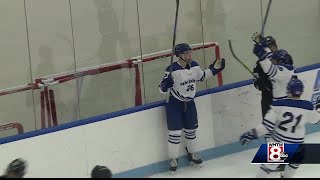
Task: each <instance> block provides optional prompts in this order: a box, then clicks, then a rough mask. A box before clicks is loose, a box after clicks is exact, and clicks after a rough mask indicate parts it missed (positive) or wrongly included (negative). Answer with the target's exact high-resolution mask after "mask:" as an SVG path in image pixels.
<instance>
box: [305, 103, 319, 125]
mask: <svg viewBox="0 0 320 180" xmlns="http://www.w3.org/2000/svg"><path fill="white" fill-rule="evenodd" d="M308 119H309V120H310V123H311V124H320V97H319V98H318V100H317V102H316V104H315V105H314V111H311V114H310V117H308Z"/></svg>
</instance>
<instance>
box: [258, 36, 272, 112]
mask: <svg viewBox="0 0 320 180" xmlns="http://www.w3.org/2000/svg"><path fill="white" fill-rule="evenodd" d="M257 36H258V37H256V38H255V39H257V38H258V39H259V40H255V41H256V42H261V43H264V44H265V45H266V46H267V47H269V48H270V50H271V51H272V52H275V51H277V50H278V46H277V43H276V40H275V39H274V38H273V37H272V36H268V37H265V38H264V37H261V36H260V35H257ZM253 73H254V74H255V75H257V77H258V79H255V81H254V87H255V88H256V89H258V90H259V91H261V111H262V117H264V116H265V114H266V113H267V112H268V110H269V109H270V105H271V104H272V83H271V81H270V80H269V76H268V75H267V74H266V73H265V72H264V71H263V70H262V68H261V65H260V63H259V61H257V62H256V64H255V67H254V69H253Z"/></svg>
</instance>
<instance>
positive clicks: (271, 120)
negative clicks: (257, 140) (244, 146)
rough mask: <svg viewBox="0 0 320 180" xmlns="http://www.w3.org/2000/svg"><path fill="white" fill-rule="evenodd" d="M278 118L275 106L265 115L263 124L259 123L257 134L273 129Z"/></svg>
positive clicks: (260, 134)
mask: <svg viewBox="0 0 320 180" xmlns="http://www.w3.org/2000/svg"><path fill="white" fill-rule="evenodd" d="M277 120H278V117H277V112H276V110H275V108H274V107H273V106H271V109H270V110H269V111H268V113H267V114H266V115H265V116H264V118H263V121H262V124H259V125H258V126H257V127H256V128H255V129H256V131H257V136H258V137H259V136H262V135H264V134H266V133H268V132H270V131H273V129H274V128H275V125H276V121H277Z"/></svg>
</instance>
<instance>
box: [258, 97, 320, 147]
mask: <svg viewBox="0 0 320 180" xmlns="http://www.w3.org/2000/svg"><path fill="white" fill-rule="evenodd" d="M319 121H320V112H317V111H316V110H314V107H313V104H312V103H311V102H310V101H305V100H294V99H284V100H278V101H274V102H273V104H272V106H271V109H270V110H269V111H268V113H267V114H266V116H265V118H264V120H263V121H262V124H260V125H259V126H258V127H257V128H256V132H257V135H258V136H261V135H263V134H266V133H267V132H271V133H272V136H271V137H272V139H273V140H274V141H276V142H284V143H303V142H304V137H305V124H306V123H311V124H315V123H318V122H319Z"/></svg>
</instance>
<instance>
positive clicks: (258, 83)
mask: <svg viewBox="0 0 320 180" xmlns="http://www.w3.org/2000/svg"><path fill="white" fill-rule="evenodd" d="M253 85H254V87H255V88H256V89H258V90H260V91H261V90H262V88H261V87H262V86H263V84H262V81H261V80H260V79H256V80H255V81H254V82H253Z"/></svg>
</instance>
